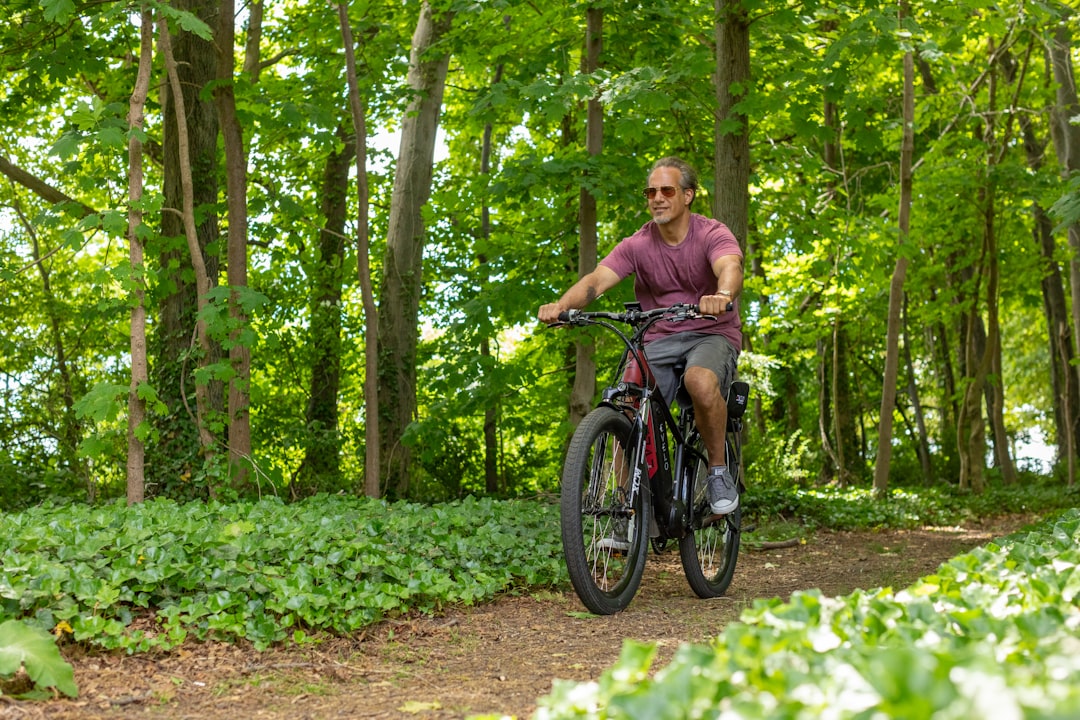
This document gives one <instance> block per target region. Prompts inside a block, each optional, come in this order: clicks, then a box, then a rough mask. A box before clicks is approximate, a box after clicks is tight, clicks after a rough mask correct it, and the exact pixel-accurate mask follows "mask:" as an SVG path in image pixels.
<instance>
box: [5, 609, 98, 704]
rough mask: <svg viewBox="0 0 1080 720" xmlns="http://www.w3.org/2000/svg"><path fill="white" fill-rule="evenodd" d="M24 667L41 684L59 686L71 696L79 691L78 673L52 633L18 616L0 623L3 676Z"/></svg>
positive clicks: (42, 685) (10, 674)
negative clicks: (57, 645)
mask: <svg viewBox="0 0 1080 720" xmlns="http://www.w3.org/2000/svg"><path fill="white" fill-rule="evenodd" d="M22 669H25V670H26V674H27V676H28V677H29V678H30V680H31V681H33V683H34V684H35V686H36V687H38V688H42V687H52V688H56V689H57V690H59V691H60V692H62V693H64V694H65V695H67V696H68V697H75V696H76V695H78V694H79V688H78V686H77V685H76V684H75V673H74V671H73V670H72V667H71V665H69V664H68V663H66V662H64V659H63V658H62V657H60V651H59V650H58V649H57V647H56V643H54V642H53V639H52V637H51V636H50V635H49V633H47V632H45V631H44V630H42V629H40V628H36V627H31V626H30V625H27V624H26V623H23V622H20V621H18V620H8V621H6V622H3V623H0V678H11V677H14V676H15V674H16V673H17V672H19V670H22ZM0 694H2V693H0Z"/></svg>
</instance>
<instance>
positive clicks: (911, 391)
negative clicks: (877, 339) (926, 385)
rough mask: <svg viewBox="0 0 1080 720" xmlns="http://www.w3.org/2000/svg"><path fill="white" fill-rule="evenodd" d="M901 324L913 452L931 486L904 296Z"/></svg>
mask: <svg viewBox="0 0 1080 720" xmlns="http://www.w3.org/2000/svg"><path fill="white" fill-rule="evenodd" d="M901 322H902V323H903V326H904V366H905V368H906V370H907V377H908V382H907V385H908V396H909V397H910V398H911V409H912V411H913V413H914V415H915V429H916V431H917V432H918V436H917V439H916V446H915V451H916V453H917V454H918V456H919V467H921V468H922V479H923V483H925V484H931V483H933V482H934V480H935V479H936V478H935V477H934V466H933V464H932V463H931V462H930V439H929V435H928V433H927V431H926V417H925V415H924V413H923V407H922V400H921V399H920V397H919V386H918V384H917V383H916V382H915V363H914V361H913V360H912V358H911V333H910V332H909V328H908V321H907V295H906V294H905V295H904V309H903V317H902V319H901Z"/></svg>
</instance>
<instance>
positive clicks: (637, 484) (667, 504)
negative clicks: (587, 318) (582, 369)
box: [598, 316, 706, 540]
mask: <svg viewBox="0 0 1080 720" xmlns="http://www.w3.org/2000/svg"><path fill="white" fill-rule="evenodd" d="M660 319H661V317H660V316H657V317H653V318H650V319H649V320H647V321H646V322H644V323H643V324H642V325H640V326H637V327H636V328H635V330H634V332H633V334H632V335H631V337H629V338H628V337H627V336H626V335H625V334H623V333H622V332H621V331H620V330H619V329H618V328H617V327H615V326H613V325H610V324H608V323H605V322H598V324H600V325H603V326H604V327H607V328H608V329H610V330H612V331H613V332H615V333H616V334H617V335H618V336H619V337H620V338H622V340H623V342H624V343H625V344H626V349H625V350H624V352H623V356H622V360H621V361H620V362H619V365H618V366H617V368H618V369H617V372H618V376H619V378H620V379H619V380H618V382H617V383H615V384H614V385H611V386H609V387H607V388H605V390H604V391H603V394H602V396H601V401H600V402H601V404H605V405H609V406H611V407H613V408H616V409H619V410H622V411H624V412H628V413H630V420H631V422H632V423H633V425H632V428H631V433H630V447H631V448H633V451H634V455H635V457H634V462H633V477H632V481H631V490H632V492H633V491H640V490H641V489H642V488H647V491H648V493H649V495H647V496H646V498H645V499H646V502H648V503H649V504H651V505H652V507H653V510H654V512H653V517H654V518H655V520H656V526H657V527H656V529H657V530H658V537H655V538H654V539H655V540H666V539H677V538H679V537H682V536H683V535H684V534H685V533H686V532H687V531H688V530H689V528H690V526H691V522H692V518H691V517H689V513H690V512H691V505H692V503H691V502H690V497H689V495H690V478H689V477H688V476H687V471H686V468H687V467H688V461H689V460H690V459H691V457H694V456H696V457H697V458H699V459H700V460H701V461H702V462H705V461H706V460H705V456H704V455H703V454H702V453H701V452H699V451H698V450H697V449H696V448H694V447H693V445H692V443H691V442H690V441H691V439H692V437H693V435H694V434H696V433H697V429H696V428H695V427H694V426H693V407H692V406H691V405H689V404H687V406H686V407H684V408H682V409H681V410H680V419H679V420H676V419H675V417H674V415H673V414H672V412H671V408H670V407H669V406H668V403H667V401H666V400H665V399H664V397H663V395H661V394H660V391H659V388H658V387H657V385H656V381H655V379H654V377H653V374H652V370H651V369H650V368H649V364H648V359H647V358H646V357H645V352H644V343H643V342H642V338H644V336H645V332H646V331H647V330H648V329H649V327H650V326H651V325H652V324H653V323H654V322H656V321H657V320H660ZM631 361H635V362H636V363H637V367H638V368H639V370H640V371H641V377H642V379H643V380H644V381H645V385H641V384H638V383H634V382H629V381H627V380H625V379H622V378H624V377H625V372H626V369H627V368H628V367H629V365H630V363H631ZM691 428H692V430H691ZM685 430H690V433H689V435H690V437H688V436H687V434H686V433H685V432H684V431H685ZM669 433H670V435H671V437H672V438H673V439H674V444H675V457H674V464H672V457H671V447H670V446H669V445H668V442H667V438H668V434H669ZM642 475H645V476H646V477H647V478H648V482H642V480H643V479H644V478H643V477H642Z"/></svg>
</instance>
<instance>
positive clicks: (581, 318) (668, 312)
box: [559, 303, 713, 325]
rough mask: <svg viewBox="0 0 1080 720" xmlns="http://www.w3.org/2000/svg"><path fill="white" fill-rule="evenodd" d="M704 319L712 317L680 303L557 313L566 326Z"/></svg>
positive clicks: (695, 306)
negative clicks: (646, 308) (609, 322)
mask: <svg viewBox="0 0 1080 720" xmlns="http://www.w3.org/2000/svg"><path fill="white" fill-rule="evenodd" d="M705 317H708V318H713V316H712V315H702V314H701V313H700V312H699V311H698V306H697V305H690V304H686V303H682V304H678V305H672V306H671V307H663V308H653V309H652V310H637V309H627V310H624V311H623V312H605V311H595V312H586V311H585V310H566V311H564V312H561V313H559V322H560V323H565V324H568V325H587V324H588V323H590V322H592V321H595V320H613V321H615V322H621V323H626V324H627V325H640V324H641V323H643V322H645V321H647V320H653V319H663V320H668V321H670V322H680V321H682V320H694V319H697V318H705Z"/></svg>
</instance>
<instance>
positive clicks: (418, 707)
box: [398, 700, 442, 715]
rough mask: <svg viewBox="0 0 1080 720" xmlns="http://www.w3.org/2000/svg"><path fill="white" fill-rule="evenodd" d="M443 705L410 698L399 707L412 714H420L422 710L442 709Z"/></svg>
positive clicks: (401, 710)
mask: <svg viewBox="0 0 1080 720" xmlns="http://www.w3.org/2000/svg"><path fill="white" fill-rule="evenodd" d="M440 709H442V705H440V704H439V703H438V702H419V701H417V700H409V701H408V702H407V703H405V704H404V705H402V706H401V707H399V708H398V711H399V712H406V713H409V714H411V715H419V714H420V713H422V712H427V711H429V710H440Z"/></svg>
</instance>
